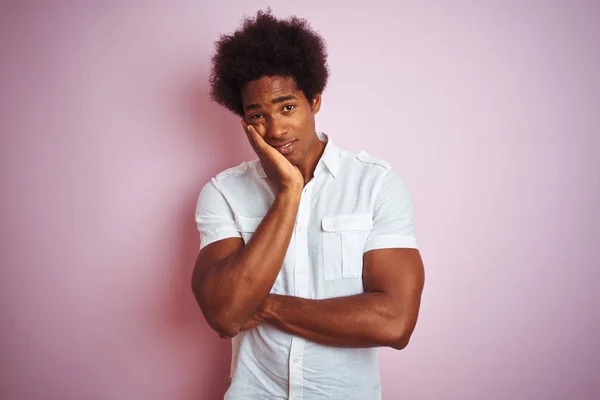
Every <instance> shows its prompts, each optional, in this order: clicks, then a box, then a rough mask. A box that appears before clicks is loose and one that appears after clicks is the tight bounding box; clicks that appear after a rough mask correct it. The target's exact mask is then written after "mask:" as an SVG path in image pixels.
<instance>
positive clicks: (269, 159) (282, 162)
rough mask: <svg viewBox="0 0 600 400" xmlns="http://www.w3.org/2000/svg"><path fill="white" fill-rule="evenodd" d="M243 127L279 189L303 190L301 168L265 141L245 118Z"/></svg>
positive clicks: (266, 170) (268, 174)
mask: <svg viewBox="0 0 600 400" xmlns="http://www.w3.org/2000/svg"><path fill="white" fill-rule="evenodd" d="M242 127H243V128H244V132H246V136H247V137H248V141H249V142H250V145H251V146H252V148H253V149H254V152H255V153H256V154H257V155H258V158H259V159H260V161H261V163H262V166H263V168H264V169H265V172H266V173H267V176H269V178H271V180H273V181H274V183H275V184H276V185H277V187H278V189H279V191H284V190H296V191H301V190H302V188H303V187H304V177H303V176H302V173H301V172H300V170H299V169H298V168H297V167H296V166H294V165H292V163H291V162H289V161H288V159H287V158H285V156H284V155H283V154H281V153H280V152H278V151H277V150H276V149H274V148H273V147H271V146H270V145H269V144H268V143H267V142H265V140H264V139H263V138H262V137H261V136H260V135H259V134H258V132H257V131H256V129H255V128H254V127H253V126H252V125H249V124H246V120H244V119H242Z"/></svg>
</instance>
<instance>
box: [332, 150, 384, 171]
mask: <svg viewBox="0 0 600 400" xmlns="http://www.w3.org/2000/svg"><path fill="white" fill-rule="evenodd" d="M340 158H341V160H342V163H343V164H344V167H345V169H347V170H348V171H349V172H353V173H355V172H357V171H364V172H366V173H368V174H374V175H376V176H385V175H386V174H387V173H388V172H389V171H391V170H392V166H391V164H390V163H389V162H387V161H386V160H384V159H381V158H377V157H373V156H371V155H370V154H369V153H367V152H366V151H364V150H362V151H360V152H358V153H355V152H352V151H348V150H342V151H341V154H340Z"/></svg>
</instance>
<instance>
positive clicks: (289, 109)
mask: <svg viewBox="0 0 600 400" xmlns="http://www.w3.org/2000/svg"><path fill="white" fill-rule="evenodd" d="M294 108H296V106H295V105H293V104H288V105H287V106H285V107H283V110H284V111H287V112H290V111H292V110H293V109H294Z"/></svg>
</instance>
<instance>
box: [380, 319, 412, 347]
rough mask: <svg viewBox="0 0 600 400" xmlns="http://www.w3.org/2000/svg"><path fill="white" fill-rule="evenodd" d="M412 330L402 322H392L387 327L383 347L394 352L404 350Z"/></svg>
mask: <svg viewBox="0 0 600 400" xmlns="http://www.w3.org/2000/svg"><path fill="white" fill-rule="evenodd" d="M411 336H412V329H409V328H408V327H407V326H406V324H404V323H403V322H402V321H400V322H393V323H390V324H389V325H388V330H387V335H386V338H385V345H386V346H387V347H391V348H393V349H395V350H404V349H405V348H406V346H408V343H409V342H410V337H411Z"/></svg>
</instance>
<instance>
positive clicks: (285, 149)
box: [272, 140, 296, 155]
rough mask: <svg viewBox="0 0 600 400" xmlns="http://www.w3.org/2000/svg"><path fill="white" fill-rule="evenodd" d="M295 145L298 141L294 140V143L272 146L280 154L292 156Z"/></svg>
mask: <svg viewBox="0 0 600 400" xmlns="http://www.w3.org/2000/svg"><path fill="white" fill-rule="evenodd" d="M295 143H296V141H295V140H292V141H290V142H287V143H284V144H282V145H278V146H272V147H273V148H274V149H276V150H277V151H278V152H280V153H281V154H283V155H285V154H290V153H291V152H292V151H294V147H295Z"/></svg>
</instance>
